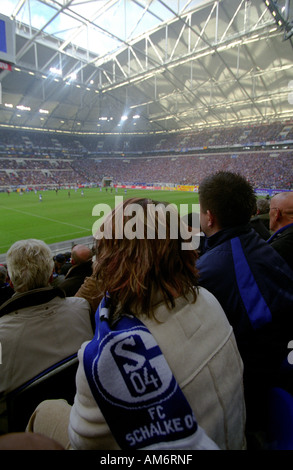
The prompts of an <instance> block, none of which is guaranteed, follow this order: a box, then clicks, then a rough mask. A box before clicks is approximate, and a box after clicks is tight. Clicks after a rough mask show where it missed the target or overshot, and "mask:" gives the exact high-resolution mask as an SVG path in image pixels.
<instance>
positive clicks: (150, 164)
mask: <svg viewBox="0 0 293 470" xmlns="http://www.w3.org/2000/svg"><path fill="white" fill-rule="evenodd" d="M292 165H293V151H292V150H282V151H278V152H265V151H259V152H239V153H236V152H234V153H233V152H232V153H213V154H205V155H204V154H200V155H178V156H168V157H162V156H157V157H139V158H135V157H131V158H127V159H125V158H123V157H106V158H99V159H98V158H92V157H84V158H80V159H74V160H66V161H64V160H58V161H56V160H51V159H47V160H43V161H41V164H40V160H38V159H30V160H27V159H24V158H22V159H21V162H19V161H18V159H17V158H15V159H14V160H12V159H11V158H10V159H5V158H3V157H2V158H0V186H3V187H5V186H21V185H28V186H34V185H45V186H46V185H51V186H52V185H58V186H62V185H63V186H66V185H72V184H74V185H79V184H91V183H95V184H96V183H100V182H101V181H102V179H103V177H104V176H111V177H112V178H113V181H114V182H115V183H116V184H119V183H121V184H137V183H143V184H150V185H152V184H156V183H158V184H165V183H172V184H179V185H197V184H200V182H201V180H202V179H203V178H204V177H205V175H206V174H208V173H211V172H215V171H220V170H229V171H234V172H240V173H241V174H243V176H245V177H246V178H247V179H248V180H249V181H251V183H252V184H253V186H254V187H255V188H271V189H275V188H276V189H290V188H291V187H292V186H293V181H292Z"/></svg>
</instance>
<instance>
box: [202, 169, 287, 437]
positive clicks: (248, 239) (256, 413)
mask: <svg viewBox="0 0 293 470" xmlns="http://www.w3.org/2000/svg"><path fill="white" fill-rule="evenodd" d="M199 202H200V224H201V230H202V231H203V232H204V234H205V243H204V250H203V252H202V255H201V256H200V258H199V259H198V262H197V267H198V269H199V273H200V285H202V286H203V287H205V288H206V289H208V290H209V291H210V292H212V293H213V294H214V295H215V297H217V299H218V300H219V302H220V303H221V305H222V307H223V309H224V311H225V313H226V315H227V317H228V320H229V321H230V323H231V325H232V326H233V328H234V332H235V337H236V341H237V344H238V348H239V351H240V354H241V356H242V359H243V363H244V391H245V396H246V406H247V430H248V432H251V431H259V430H260V431H264V430H265V428H266V422H265V420H266V413H267V403H266V399H267V392H268V390H269V389H270V387H272V386H274V385H279V386H282V387H284V388H286V389H287V390H289V391H290V392H291V393H293V371H292V370H290V364H289V363H288V361H287V357H288V354H289V352H290V350H289V349H288V343H289V341H290V340H292V339H293V271H292V270H291V269H290V267H289V266H288V265H287V263H286V262H285V261H284V259H283V258H282V257H281V256H280V255H279V254H278V253H277V252H276V250H274V249H273V248H272V247H271V246H270V245H269V244H268V243H266V242H265V241H264V240H263V239H262V238H261V237H260V236H259V235H258V234H257V233H256V232H255V231H254V230H253V229H252V228H251V227H250V225H249V221H250V217H251V215H252V214H254V213H255V207H256V196H255V193H254V190H253V187H252V186H251V184H250V183H249V182H248V181H246V179H245V178H244V177H242V176H241V175H239V174H236V173H231V172H218V173H216V174H213V175H210V176H207V177H206V178H205V179H204V180H203V181H202V182H201V184H200V187H199Z"/></svg>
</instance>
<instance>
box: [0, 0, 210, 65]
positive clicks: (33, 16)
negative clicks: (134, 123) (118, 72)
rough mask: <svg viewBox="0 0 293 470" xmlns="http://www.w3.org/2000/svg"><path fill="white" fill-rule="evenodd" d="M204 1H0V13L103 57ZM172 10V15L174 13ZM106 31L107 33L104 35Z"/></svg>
mask: <svg viewBox="0 0 293 470" xmlns="http://www.w3.org/2000/svg"><path fill="white" fill-rule="evenodd" d="M202 3H207V1H203V0H193V1H192V0H189V1H188V0H165V1H160V0H72V1H71V2H69V1H65V0H64V2H63V4H64V5H68V7H65V8H62V6H61V5H62V2H60V1H58V2H57V1H55V0H42V1H39V0H1V2H0V13H2V14H4V15H6V16H8V17H13V18H15V19H16V21H17V22H20V23H23V24H27V25H31V26H32V27H33V28H36V29H42V30H43V31H44V33H47V34H50V35H54V36H56V37H58V38H60V39H61V40H62V41H65V42H67V41H68V42H70V43H72V44H75V45H77V46H81V47H83V48H84V49H86V50H90V51H91V52H93V53H96V54H97V55H98V56H103V55H105V54H107V53H110V52H113V51H115V50H117V49H119V47H121V46H123V45H124V42H129V41H131V40H133V39H135V38H137V37H139V36H141V35H143V34H144V33H146V32H147V31H149V30H152V29H154V28H156V27H158V26H159V25H161V24H162V23H164V22H166V21H169V20H171V19H172V18H174V16H175V15H176V14H180V13H186V12H187V11H189V10H191V9H194V8H195V7H196V6H198V5H200V4H202ZM174 13H175V15H174ZM107 33H109V34H107Z"/></svg>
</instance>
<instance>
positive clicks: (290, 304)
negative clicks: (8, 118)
mask: <svg viewBox="0 0 293 470" xmlns="http://www.w3.org/2000/svg"><path fill="white" fill-rule="evenodd" d="M181 158H184V159H185V158H186V161H189V162H190V168H189V169H190V171H191V167H192V159H193V158H195V157H192V156H185V157H181ZM238 158H243V159H245V158H247V156H245V155H244V154H240V155H239V156H238V157H237V158H236V157H235V156H234V157H233V158H231V156H229V160H227V166H225V165H222V167H221V166H220V170H221V171H218V169H219V166H218V163H219V162H220V163H221V164H223V160H222V156H219V155H209V156H207V157H206V158H205V159H199V162H203V161H204V160H209V159H211V160H210V161H213V162H214V166H212V167H211V168H210V173H209V175H208V176H207V175H206V176H204V168H203V167H202V171H203V173H202V176H201V184H200V187H199V198H200V226H201V229H202V233H203V243H202V245H201V249H200V251H196V250H190V251H189V252H188V251H187V250H183V249H180V243H178V240H177V239H174V237H171V235H170V234H169V235H168V233H169V232H167V236H166V238H165V239H161V238H160V237H159V238H155V239H153V238H151V239H149V240H148V239H147V237H146V239H143V240H141V239H140V240H139V243H138V242H137V240H136V239H135V237H134V239H133V238H131V240H130V239H129V238H128V237H127V236H126V235H125V230H124V231H123V237H122V238H121V237H118V238H117V239H115V238H114V237H113V238H108V237H105V238H104V239H103V238H101V239H99V240H98V241H97V242H95V245H94V246H93V247H92V248H89V247H88V246H86V245H79V244H78V245H74V246H73V247H72V249H71V252H70V253H69V252H66V253H58V254H57V255H56V256H55V257H53V256H52V253H51V251H50V249H49V247H48V246H47V245H46V244H45V243H44V242H42V241H41V240H34V239H30V240H20V241H18V242H16V243H15V244H13V245H12V247H11V248H10V249H9V250H8V252H7V255H6V261H7V263H6V264H5V265H0V294H3V297H2V298H0V345H1V347H2V350H1V352H2V351H3V357H1V360H2V363H1V362H0V392H3V393H4V394H5V393H7V392H9V391H11V390H14V389H15V388H16V387H18V386H19V385H21V384H23V383H24V382H25V381H26V380H31V379H32V378H33V377H35V375H38V374H39V373H41V372H42V370H43V369H46V368H51V367H54V366H55V365H56V363H59V361H63V360H65V359H66V358H67V357H68V356H71V355H72V354H73V355H75V354H77V352H78V351H79V352H78V354H79V359H80V366H79V370H78V372H77V376H76V378H77V394H76V399H75V405H74V406H73V408H72V409H71V410H70V408H71V407H69V409H68V407H67V404H66V403H65V402H64V400H61V401H59V400H58V403H59V405H57V404H56V403H55V402H54V403H53V402H51V400H50V404H49V410H48V408H47V405H48V403H47V405H46V404H45V403H46V402H45V403H43V404H42V403H40V407H38V408H37V409H36V410H35V412H34V413H33V415H32V417H31V420H30V422H29V428H28V429H29V431H30V432H44V433H45V435H47V434H46V431H48V430H49V428H50V426H51V425H52V426H51V428H52V429H53V435H52V434H51V433H49V435H48V437H50V438H53V439H56V437H57V436H58V433H57V434H56V432H57V430H58V429H59V424H60V423H61V425H62V435H64V440H63V439H62V440H61V442H60V441H59V439H58V438H57V441H58V442H60V444H61V446H62V447H64V448H68V447H67V446H70V448H75V449H89V448H91V449H105V448H107V449H109V448H110V449H119V446H120V442H121V441H120V440H119V439H118V438H117V434H116V432H118V434H119V433H122V434H123V432H124V429H126V428H125V425H126V422H127V420H125V419H124V420H123V419H121V420H120V421H119V420H118V430H117V422H115V423H112V422H111V414H112V415H115V413H113V410H110V419H109V421H108V419H107V417H106V418H105V416H107V415H105V416H104V415H103V413H102V412H101V410H100V409H99V406H100V403H101V402H100V401H99V399H97V401H96V395H95V394H96V393H99V392H98V391H97V390H95V385H94V388H92V387H93V383H92V379H91V378H90V376H89V375H88V374H89V371H92V370H93V371H95V370H96V369H95V368H94V367H93V361H94V362H95V361H96V356H95V355H94V356H92V355H91V353H90V354H89V353H88V351H92V349H91V348H92V347H93V348H94V350H93V351H94V353H95V354H96V352H97V351H96V350H95V348H96V346H98V347H99V345H101V350H100V351H98V356H99V354H100V353H102V351H103V347H104V346H102V344H101V343H100V340H101V338H103V337H104V338H108V333H109V334H110V333H111V331H110V330H111V329H114V330H115V328H116V327H117V328H118V326H117V325H118V324H119V322H120V320H121V318H122V319H123V322H124V321H126V325H128V322H129V321H130V319H131V320H133V317H137V319H138V320H139V321H141V322H143V325H145V327H146V328H148V329H149V331H150V334H151V335H153V338H155V339H156V341H157V342H158V344H159V346H160V347H161V348H162V353H163V355H164V356H165V357H166V358H167V363H168V364H169V365H170V368H171V371H172V373H174V375H175V376H176V380H179V387H181V388H182V389H183V390H184V394H185V395H186V397H187V400H188V404H187V406H189V405H190V406H191V408H192V410H193V411H195V413H194V416H195V419H196V420H198V424H199V428H196V426H195V428H194V431H195V435H193V434H190V438H191V436H193V437H192V439H191V440H189V441H187V442H185V444H184V445H186V446H187V448H188V449H194V448H198V447H197V446H198V445H199V446H200V445H201V444H200V443H202V444H203V446H204V448H210V449H211V448H215V447H218V448H221V449H245V448H246V444H247V445H248V449H254V448H255V447H256V448H262V449H265V448H266V447H263V446H267V445H269V444H271V443H270V442H269V441H267V439H268V437H269V436H267V434H266V433H267V412H268V408H267V404H268V402H267V398H268V393H269V391H270V390H271V388H272V387H275V386H278V387H281V388H282V389H284V390H285V391H287V392H288V393H289V394H291V395H292V393H293V385H292V383H293V381H292V367H291V366H290V364H289V362H288V353H289V350H288V347H289V346H288V344H289V342H290V341H291V340H292V337H291V332H292V308H293V287H292V281H293V271H292V256H291V253H292V246H293V245H292V241H293V199H292V192H286V193H280V194H279V195H278V194H277V195H275V196H274V197H273V198H272V199H270V200H267V198H265V199H262V200H260V201H261V202H260V203H259V205H258V206H257V200H256V195H255V192H254V189H253V188H254V184H255V181H254V180H253V178H251V179H250V181H248V178H246V177H245V172H243V171H242V174H240V173H238V174H237V173H235V172H234V171H231V169H232V170H235V169H238V170H239V168H240V167H239V168H238V167H233V166H232V165H233V164H234V162H235V161H236V162H237V161H238ZM260 158H262V159H263V160H261V162H260V163H259V166H258V167H257V170H258V172H259V173H263V172H264V169H265V168H266V165H265V162H267V161H269V162H270V163H271V164H272V163H273V162H276V161H277V160H276V158H275V157H272V158H271V157H269V156H268V155H265V154H263V155H262V156H261V157H260ZM291 158H292V157H291ZM137 160H138V159H137ZM156 160H159V161H160V163H161V164H162V165H165V164H166V163H165V162H168V161H169V160H170V162H171V161H172V164H173V166H174V165H175V164H176V162H177V160H180V157H178V158H177V160H171V159H169V158H158V159H156ZM32 161H33V160H32ZM107 161H108V162H110V161H111V159H109V160H107ZM134 161H135V162H136V160H134ZM82 163H83V160H80V161H78V166H80V168H81V170H80V171H86V170H85V167H83V166H82ZM119 163H120V162H119ZM122 163H123V162H121V164H122ZM147 163H149V162H147ZM96 164H97V166H98V165H99V164H100V163H98V162H96ZM124 165H129V163H125V162H124ZM242 165H243V167H244V169H245V170H247V171H248V173H247V174H250V173H251V174H252V175H253V177H254V176H255V177H256V175H257V172H256V173H253V171H252V170H253V167H249V165H248V162H246V164H244V160H243V162H242ZM176 168H177V167H176V166H175V169H174V172H176ZM268 169H269V167H267V170H268ZM169 170H170V171H171V170H172V168H170V167H169ZM50 171H51V170H50ZM59 171H62V169H61V170H59ZM65 171H66V170H65ZM113 171H114V167H113ZM138 171H139V169H138ZM158 171H160V170H158ZM177 171H178V168H177ZM274 171H275V172H276V168H274ZM272 172H273V170H272ZM243 173H244V174H243ZM174 174H175V173H174ZM261 176H262V177H263V175H261ZM268 199H269V198H268ZM131 202H133V203H135V204H138V205H140V206H141V207H142V209H143V210H142V211H141V212H139V211H138V213H137V214H138V216H140V217H143V218H142V220H138V221H137V224H138V226H139V225H140V223H142V225H141V226H142V227H144V226H145V227H146V225H144V224H145V223H146V220H145V216H146V213H147V210H148V209H147V206H148V204H149V202H150V200H149V199H134V200H131V199H130V200H126V201H124V202H123V203H122V206H121V207H122V209H124V208H125V207H127V205H128V204H130V203H131ZM116 210H117V217H118V220H121V219H120V216H119V210H121V208H120V209H119V208H115V209H114V211H116ZM142 214H143V215H142ZM112 215H113V214H109V215H108V217H107V218H106V219H105V222H104V224H105V226H104V228H106V227H108V228H109V227H110V226H111V227H112V230H118V229H119V227H118V226H117V228H116V220H115V216H116V212H115V214H114V215H113V217H112ZM255 215H258V216H259V217H260V216H261V215H264V216H266V217H263V218H262V221H263V223H267V222H269V225H267V228H268V229H269V230H270V231H271V232H272V235H271V237H270V238H269V239H267V238H266V237H261V236H259V235H258V234H257V233H256V230H255V229H253V228H252V224H251V222H252V218H254V216H255ZM158 216H159V212H158V213H156V217H158ZM171 219H172V217H171V215H170V220H171ZM122 220H123V224H124V228H126V224H128V225H129V219H128V218H127V217H126V215H125V217H122ZM166 220H167V219H166ZM147 222H149V220H148V221H147ZM166 223H167V225H168V223H169V225H168V227H169V230H171V225H170V224H171V222H170V221H169V222H166ZM107 224H108V225H107ZM109 224H110V225H109ZM179 225H180V224H178V227H177V228H178V230H179V228H180V227H179ZM155 226H156V227H158V220H157V225H155ZM113 233H115V231H114V232H113ZM170 233H171V232H170ZM178 236H179V233H178ZM181 236H182V233H181V228H180V236H179V239H180V237H181ZM180 240H181V239H180ZM142 260H143V262H142ZM163 281H164V282H163ZM195 286H197V289H196V290H195ZM192 296H193V300H194V301H193V300H192ZM102 298H103V299H104V300H103V303H102V306H101V307H100V308H98V309H97V307H98V305H99V304H100V301H101V299H102ZM109 298H110V299H111V301H108V299H109ZM173 313H174V315H173ZM157 314H158V319H159V321H154V318H157V316H156V315H157ZM124 317H125V318H124ZM135 321H137V320H135ZM106 325H107V326H106ZM105 328H106V330H105ZM132 328H133V325H132V326H131V331H132ZM135 328H137V324H136V323H135ZM115 331H116V330H115ZM118 331H120V330H118ZM121 331H123V338H122V337H121V338H122V339H121V338H120V336H119V338H120V339H119V342H117V343H115V341H116V340H114V338H113V341H114V342H113V344H112V340H111V341H110V342H109V344H111V346H109V347H108V345H107V344H108V343H105V351H106V350H107V351H106V353H107V354H110V353H111V354H113V357H115V358H116V359H117V361H118V362H117V364H118V365H119V364H120V366H121V367H120V366H118V368H119V370H120V371H124V372H123V373H122V375H123V377H124V379H125V380H126V382H127V381H128V379H129V378H128V377H126V376H127V372H126V371H127V370H128V371H132V370H133V371H134V372H135V374H134V375H133V377H132V378H133V380H132V382H131V384H130V382H129V384H128V385H131V387H134V392H135V393H134V395H132V394H131V393H130V394H129V395H127V396H131V397H132V396H135V400H134V401H133V402H132V405H133V403H134V404H135V407H134V409H135V412H136V410H137V409H138V406H137V404H138V402H139V400H138V401H137V396H138V395H137V393H138V392H139V397H140V396H142V395H140V393H142V391H143V390H142V387H141V385H142V384H144V385H149V384H150V385H151V387H153V386H154V385H155V384H157V383H158V382H157V379H155V378H154V375H153V374H154V370H155V369H152V370H151V373H152V376H151V377H153V379H152V380H149V377H147V378H148V381H147V382H141V380H142V379H138V377H139V375H138V370H137V368H136V367H138V364H136V362H137V360H136V359H135V360H133V359H131V360H130V362H128V359H129V357H130V358H133V357H134V358H135V357H137V356H140V354H141V353H142V350H141V349H140V350H139V354H137V356H136V352H135V351H136V350H134V349H132V346H133V344H134V343H135V341H134V336H135V338H137V336H136V335H134V336H133V334H130V333H129V331H128V329H127V328H126V329H122V330H121ZM136 331H137V330H136ZM111 334H112V333H111ZM119 334H120V333H119ZM94 335H95V336H94ZM100 335H101V336H100ZM103 335H105V336H103ZM170 338H172V339H171V341H170ZM124 341H125V344H124ZM133 341H134V343H133ZM114 343H115V344H114ZM89 344H90V345H91V346H90V347H89V349H87V345H89ZM139 344H140V343H139ZM199 344H200V347H199V346H198V345H199ZM124 345H125V348H124ZM114 346H115V347H114ZM116 346H117V347H116ZM149 346H151V347H150V348H149V347H148V348H145V347H144V351H148V350H150V351H153V350H156V351H157V346H156V347H154V344H153V343H151V344H150V345H149ZM128 353H129V357H128ZM84 354H86V356H84ZM111 354H110V356H111ZM152 354H153V353H152ZM156 354H157V353H156ZM98 356H97V360H98V361H100V357H98ZM82 357H84V361H83V360H82ZM113 357H112V356H111V357H110V360H111V362H110V364H111V365H110V366H109V365H108V359H109V357H107V360H106V361H105V364H104V366H103V367H104V370H103V371H101V369H100V368H99V369H98V370H99V373H98V375H99V374H100V372H101V373H102V374H103V377H104V379H103V380H105V382H103V383H104V384H108V385H109V386H110V387H113V383H114V379H115V380H117V377H118V379H119V377H120V375H119V374H118V376H116V375H115V374H114V371H115V370H116V369H117V367H116V366H115V364H116V363H115V364H114V362H115V361H116V359H115V361H114V359H113ZM186 358H187V359H186ZM124 360H125V361H126V362H123V361H124ZM152 360H153V357H152ZM121 361H122V362H121ZM147 362H148V361H146V363H147ZM114 366H115V367H114ZM243 366H244V369H243ZM84 367H85V369H84ZM144 369H145V368H144ZM243 370H244V372H243ZM109 373H111V374H112V373H113V374H114V376H113V375H111V376H110V375H109ZM146 373H147V372H146V369H145V370H144V372H143V374H144V375H143V377H146V375H145V374H146ZM99 377H100V375H99ZM109 377H111V380H109ZM113 377H114V378H113ZM112 378H113V380H112ZM161 378H162V380H165V379H164V375H162V376H161ZM119 380H120V379H119ZM160 380H161V379H160ZM96 381H97V377H96V376H94V382H95V383H96ZM126 382H125V383H126ZM120 385H121V383H120ZM120 385H119V387H118V388H117V390H118V391H119V393H118V395H119V397H118V398H119V400H120V399H121V396H120V395H122V392H121V390H122V391H123V390H126V389H125V388H123V387H124V385H123V386H122V389H121V388H120ZM243 386H244V388H243ZM114 388H115V387H114ZM155 388H156V387H155ZM93 390H95V391H93ZM111 390H112V391H113V388H111ZM117 390H116V392H117ZM116 392H115V391H113V394H114V395H115V393H116ZM60 394H61V395H62V391H61V390H60ZM127 394H128V392H127ZM114 395H113V396H114ZM0 398H1V397H0ZM58 398H59V397H58ZM112 398H113V397H112ZM165 398H166V397H165ZM60 399H62V396H60ZM103 400H104V398H103V397H102V401H103ZM183 401H184V400H183ZM106 402H107V403H109V400H108V399H107V398H106ZM110 402H111V406H112V405H113V400H110ZM97 403H99V406H97ZM43 405H44V408H43ZM55 405H56V406H57V408H54V406H55ZM52 406H53V408H52ZM60 406H61V407H60ZM103 406H105V405H104V404H103ZM107 406H108V404H106V407H107ZM182 406H183V408H182V409H185V406H186V403H185V404H184V403H183V402H182ZM179 408H180V407H179ZM170 409H171V407H170ZM103 410H104V408H103ZM160 410H161V409H160ZM223 410H224V411H223ZM116 411H117V410H116ZM165 411H166V410H165ZM181 412H182V410H179V413H181ZM42 413H45V419H44V415H43V414H42ZM63 413H65V414H63ZM146 414H147V413H146ZM0 415H1V407H0ZM130 415H131V413H130ZM130 415H129V416H130ZM133 416H135V414H133ZM150 416H151V415H150ZM180 416H181V414H180ZM160 417H162V415H161V416H160ZM0 418H2V417H1V416H0ZM131 419H133V418H131ZM115 421H117V420H115ZM245 422H246V427H245ZM68 424H69V427H68ZM0 425H1V419H0ZM39 425H41V428H39V427H38V426H39ZM42 425H44V426H45V427H44V428H42ZM40 429H41V430H42V431H40ZM45 429H46V431H45ZM52 429H51V430H52ZM68 429H69V434H68V432H67V430H68ZM113 429H115V432H114V431H113ZM197 430H202V431H200V434H199V435H198V434H196V432H197ZM205 433H207V436H206V434H205ZM0 434H1V428H0ZM260 434H261V439H260V441H259V440H258V439H259V437H260ZM196 435H197V437H196ZM208 437H209V438H211V440H212V441H209V439H208ZM193 438H195V441H193ZM68 439H69V440H70V442H69V443H68ZM255 439H257V443H256V441H255ZM126 440H127V439H126ZM174 442H175V441H174ZM137 444H138V447H139V444H140V443H139V442H138V443H137ZM14 445H17V443H15V444H14ZM124 445H125V447H124ZM159 445H165V443H162V442H161V441H160V443H159ZM0 446H1V443H0ZM107 446H110V447H107ZM205 446H206V447H205ZM122 448H127V443H125V442H124V441H123V444H122ZM166 448H167V447H166ZM180 448H181V447H180Z"/></svg>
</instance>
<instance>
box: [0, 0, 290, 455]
mask: <svg viewBox="0 0 293 470" xmlns="http://www.w3.org/2000/svg"><path fill="white" fill-rule="evenodd" d="M292 40H293V0H291V1H290V0H277V1H273V0H189V1H188V0H153V1H147V0H116V1H115V0H94V1H88V0H63V1H58V0H1V2H0V193H2V192H3V193H6V192H8V193H9V192H16V191H17V192H18V191H25V190H34V191H36V190H37V191H42V190H47V189H54V190H56V189H70V188H74V187H97V186H99V185H101V184H103V183H102V182H103V181H105V178H109V180H108V181H109V183H111V184H114V185H115V186H118V187H123V188H124V187H127V188H128V187H129V188H131V187H140V186H143V187H152V186H154V187H159V186H162V187H163V186H170V187H172V186H173V187H174V188H176V187H177V186H178V187H179V186H186V187H188V186H190V187H192V188H194V187H198V185H200V183H201V181H202V180H203V179H204V178H205V176H206V175H207V174H208V173H214V172H216V171H219V170H227V171H232V172H239V173H241V174H242V175H243V176H245V178H246V179H247V180H248V181H250V182H251V183H252V185H253V187H254V188H255V191H256V192H257V194H258V195H260V196H262V197H264V196H266V195H269V196H271V195H273V194H275V193H278V192H279V191H292V190H293V176H292V175H293V60H292V59H293V42H292ZM0 234H1V229H0ZM71 241H72V240H69V241H68V243H71ZM68 248H70V245H68V246H66V249H67V251H68ZM3 260H4V255H3V256H2V261H1V258H0V264H1V262H3ZM0 346H1V344H0ZM0 351H1V350H0ZM0 364H1V361H0ZM292 434H293V433H292ZM290 445H292V449H293V444H290Z"/></svg>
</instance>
